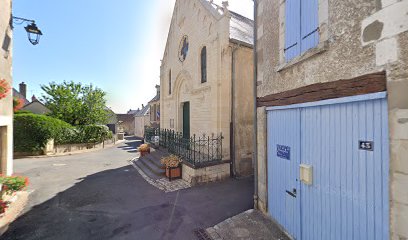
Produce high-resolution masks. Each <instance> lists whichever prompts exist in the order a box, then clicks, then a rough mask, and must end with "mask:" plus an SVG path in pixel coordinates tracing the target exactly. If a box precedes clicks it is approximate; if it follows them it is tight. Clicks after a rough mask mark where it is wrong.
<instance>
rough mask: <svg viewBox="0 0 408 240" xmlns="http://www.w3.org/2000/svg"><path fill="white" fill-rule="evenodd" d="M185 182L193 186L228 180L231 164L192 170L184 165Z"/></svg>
mask: <svg viewBox="0 0 408 240" xmlns="http://www.w3.org/2000/svg"><path fill="white" fill-rule="evenodd" d="M182 171H183V174H182V175H183V180H184V181H186V182H188V183H189V184H191V185H192V186H194V185H197V184H201V183H209V182H217V181H222V180H225V179H228V178H229V177H230V163H223V164H218V165H214V166H208V167H204V168H197V169H195V168H192V167H190V166H188V165H187V164H183V170H182Z"/></svg>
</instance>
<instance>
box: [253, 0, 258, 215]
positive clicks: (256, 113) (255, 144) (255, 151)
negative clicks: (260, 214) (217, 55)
mask: <svg viewBox="0 0 408 240" xmlns="http://www.w3.org/2000/svg"><path fill="white" fill-rule="evenodd" d="M253 1H254V55H253V58H254V81H253V84H254V120H253V121H254V134H253V138H254V139H253V146H254V156H253V159H254V184H255V186H254V208H255V209H258V112H257V104H256V100H257V99H256V97H257V95H258V91H257V87H258V84H257V81H258V54H257V49H256V48H257V41H258V26H257V22H258V21H257V17H258V1H257V0H253Z"/></svg>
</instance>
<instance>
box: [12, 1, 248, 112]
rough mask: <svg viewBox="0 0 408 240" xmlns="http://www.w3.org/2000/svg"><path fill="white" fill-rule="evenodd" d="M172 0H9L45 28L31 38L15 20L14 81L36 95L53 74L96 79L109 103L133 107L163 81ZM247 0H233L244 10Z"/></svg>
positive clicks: (17, 11)
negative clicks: (36, 39)
mask: <svg viewBox="0 0 408 240" xmlns="http://www.w3.org/2000/svg"><path fill="white" fill-rule="evenodd" d="M174 1H175V0H148V1H140V0H121V1H117V0H103V1H101V0H58V1H56V0H36V1H22V0H15V1H13V14H14V16H18V17H23V18H28V19H34V20H36V23H37V25H38V27H39V28H40V29H41V30H42V32H43V34H44V35H43V37H42V38H41V41H40V44H39V45H37V46H32V45H31V44H30V43H29V42H28V40H27V36H26V33H25V31H24V28H23V27H24V25H16V26H15V29H14V52H13V61H14V62H13V78H14V87H15V88H16V89H18V84H19V83H20V82H23V81H24V82H26V84H27V88H28V92H27V95H28V96H29V98H31V96H32V95H33V94H35V95H36V96H37V97H41V94H42V93H41V89H40V85H43V84H47V83H49V82H51V81H55V82H62V81H64V80H67V81H71V80H73V81H75V82H82V83H84V84H89V83H93V84H94V85H95V86H97V87H99V88H102V89H103V90H104V91H106V92H107V93H108V104H107V105H108V106H109V107H111V108H112V109H113V110H114V111H115V112H117V113H125V112H126V111H127V110H129V109H130V108H132V109H137V108H138V107H140V106H141V104H145V103H147V102H148V101H149V100H150V99H151V98H153V97H154V95H155V88H154V86H155V85H156V84H159V82H160V80H159V77H160V76H159V74H160V59H161V57H162V54H163V49H164V47H165V46H164V45H165V42H166V37H167V32H168V28H169V24H170V23H169V22H170V19H171V14H172V10H173V6H174ZM243 2H246V3H243ZM248 2H251V0H232V1H230V5H231V8H232V9H233V8H234V7H235V8H236V9H233V10H236V11H238V12H240V10H241V12H240V13H241V14H244V15H248V14H250V12H251V10H250V8H249V10H248ZM234 5H235V6H234ZM245 11H248V12H245Z"/></svg>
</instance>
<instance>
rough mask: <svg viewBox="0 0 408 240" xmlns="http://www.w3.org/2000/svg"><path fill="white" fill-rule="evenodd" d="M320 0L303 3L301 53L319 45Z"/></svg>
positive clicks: (303, 1) (306, 0)
mask: <svg viewBox="0 0 408 240" xmlns="http://www.w3.org/2000/svg"><path fill="white" fill-rule="evenodd" d="M318 9H319V7H318V0H302V1H301V10H300V11H301V20H300V22H301V23H300V24H301V26H300V28H301V44H300V46H301V53H304V52H306V51H307V50H309V49H310V48H313V47H316V46H317V44H318V43H319V31H318V27H319V13H318Z"/></svg>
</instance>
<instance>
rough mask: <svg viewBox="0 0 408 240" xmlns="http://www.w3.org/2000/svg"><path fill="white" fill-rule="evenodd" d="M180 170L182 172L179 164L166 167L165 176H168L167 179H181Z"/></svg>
mask: <svg viewBox="0 0 408 240" xmlns="http://www.w3.org/2000/svg"><path fill="white" fill-rule="evenodd" d="M181 172H182V167H181V164H180V165H179V166H178V167H167V168H166V177H168V178H169V181H172V180H175V179H181Z"/></svg>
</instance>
